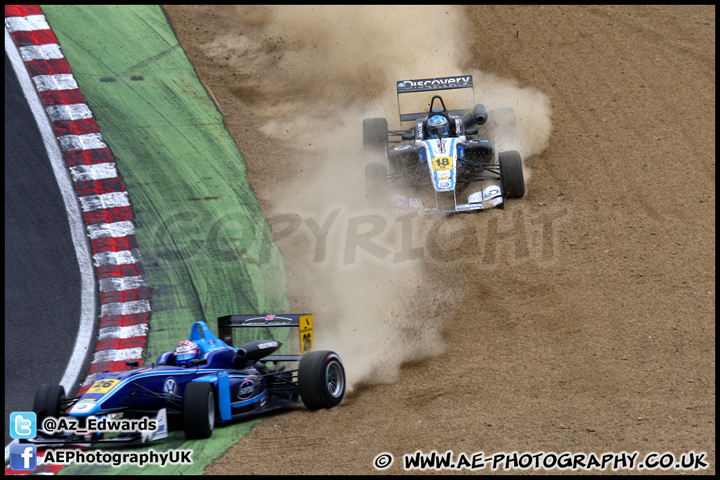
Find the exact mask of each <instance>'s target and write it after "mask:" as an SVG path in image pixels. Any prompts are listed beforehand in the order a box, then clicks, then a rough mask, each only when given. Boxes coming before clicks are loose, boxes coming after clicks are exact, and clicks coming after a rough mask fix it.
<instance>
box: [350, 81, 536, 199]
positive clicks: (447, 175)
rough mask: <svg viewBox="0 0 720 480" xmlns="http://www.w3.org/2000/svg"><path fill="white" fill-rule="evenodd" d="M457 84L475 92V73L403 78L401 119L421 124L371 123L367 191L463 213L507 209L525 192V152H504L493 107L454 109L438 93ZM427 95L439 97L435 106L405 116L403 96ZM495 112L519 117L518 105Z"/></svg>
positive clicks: (366, 143)
mask: <svg viewBox="0 0 720 480" xmlns="http://www.w3.org/2000/svg"><path fill="white" fill-rule="evenodd" d="M455 89H473V80H472V76H470V75H467V76H457V77H442V78H432V79H422V80H405V81H399V82H397V95H398V109H399V110H400V123H401V125H403V124H405V125H407V124H409V123H410V122H413V126H412V128H409V129H407V130H388V123H387V120H386V119H385V118H366V119H365V120H363V151H364V155H365V158H366V162H367V163H366V165H365V178H366V194H367V196H368V198H369V199H370V201H371V202H372V203H373V204H374V205H379V204H387V202H389V203H390V205H391V206H392V207H393V208H394V209H395V210H400V211H402V210H405V209H408V210H419V211H424V212H462V211H470V210H484V209H488V208H493V207H499V208H503V207H504V202H505V199H508V198H519V197H522V196H523V195H525V181H524V178H523V168H522V160H521V158H520V154H519V153H518V152H517V151H506V152H498V151H497V149H496V148H495V143H496V142H495V140H494V139H493V138H488V137H490V136H491V135H492V131H491V130H490V129H489V128H488V127H489V126H490V125H491V123H489V122H488V117H489V115H488V111H487V110H486V108H485V107H484V106H483V105H480V104H477V105H475V107H474V108H473V109H472V110H466V109H462V110H448V109H447V108H446V107H445V102H444V101H443V98H442V97H441V96H440V95H436V94H434V93H435V92H436V91H439V90H455ZM422 92H430V94H433V95H432V98H431V99H430V106H429V109H428V110H427V111H426V112H421V113H406V114H403V113H402V109H401V108H400V95H401V94H406V93H422ZM452 93H454V92H452ZM427 95H428V94H427V93H425V96H427ZM472 95H473V98H474V89H473V93H472ZM426 105H427V103H426ZM495 115H496V116H497V117H498V118H503V119H504V121H510V122H512V121H513V118H512V111H511V110H510V109H498V110H493V111H491V112H490V116H495ZM493 125H495V126H497V122H495V123H493Z"/></svg>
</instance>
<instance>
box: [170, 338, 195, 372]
mask: <svg viewBox="0 0 720 480" xmlns="http://www.w3.org/2000/svg"><path fill="white" fill-rule="evenodd" d="M173 353H174V354H175V365H180V366H186V365H190V360H192V359H194V358H200V355H201V352H200V347H199V346H198V344H197V343H195V342H193V341H190V340H183V341H182V342H180V343H178V344H177V347H175V352H173Z"/></svg>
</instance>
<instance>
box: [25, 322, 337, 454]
mask: <svg viewBox="0 0 720 480" xmlns="http://www.w3.org/2000/svg"><path fill="white" fill-rule="evenodd" d="M235 327H297V328H298V329H299V333H300V350H301V352H302V354H300V355H273V353H274V352H275V351H277V350H278V349H279V348H280V347H281V345H282V344H281V343H280V342H278V341H276V340H254V341H251V342H248V343H245V344H243V345H241V346H240V347H238V348H235V347H233V346H232V329H233V328H235ZM218 332H219V336H220V339H219V338H216V337H215V335H213V333H212V332H211V331H210V329H209V328H208V326H207V325H206V324H205V322H201V321H199V322H195V323H194V324H193V325H192V328H191V332H190V336H189V340H186V341H183V342H180V344H179V345H178V347H177V348H176V349H175V350H174V351H171V352H165V353H163V354H161V355H160V356H159V357H158V360H157V363H156V364H153V365H152V366H149V367H143V368H133V369H132V370H129V371H124V372H112V373H102V374H100V375H99V376H98V377H97V379H96V381H95V383H94V384H93V385H92V386H91V387H90V389H89V390H88V391H87V392H85V394H84V395H82V396H81V397H75V398H66V396H65V391H64V389H63V387H62V386H60V385H51V384H43V385H41V386H40V387H39V388H38V390H37V392H36V395H35V401H34V404H33V411H34V412H35V413H36V415H37V424H38V432H39V435H38V437H36V438H35V439H32V440H29V442H31V443H35V444H42V445H58V444H62V445H67V444H69V443H74V444H77V443H110V444H120V443H128V442H135V441H137V440H141V441H143V442H145V441H151V440H157V439H160V438H164V437H166V436H167V419H168V417H170V419H171V420H177V421H179V422H178V423H180V422H181V423H182V425H183V429H184V431H185V436H186V437H187V438H188V439H199V438H208V437H210V436H211V435H212V431H213V428H214V426H215V423H216V422H229V421H231V420H237V419H240V418H244V417H247V416H251V415H258V414H262V413H266V412H270V411H272V410H276V409H279V408H283V407H287V406H290V405H294V404H297V403H300V401H302V402H303V403H304V404H305V406H306V407H308V408H310V409H319V408H332V407H334V406H336V405H338V404H339V403H340V402H341V400H342V398H343V395H344V394H345V370H344V368H343V364H342V362H341V360H340V357H339V356H338V355H337V354H336V353H334V352H331V351H311V350H312V346H313V330H312V315H309V314H308V315H296V314H292V315H262V316H258V315H228V316H224V317H220V318H218ZM291 362H299V365H298V367H297V369H294V370H293V369H288V368H287V364H289V363H291ZM129 366H133V367H137V363H135V364H131V363H129ZM67 416H69V417H67ZM47 417H53V418H56V419H61V418H65V420H66V421H65V422H63V423H58V422H56V425H64V426H67V425H74V426H76V425H87V426H89V427H92V426H94V425H97V424H98V422H97V420H98V419H100V418H105V419H111V420H113V421H121V420H126V421H128V422H129V421H131V420H132V419H139V418H141V417H146V418H152V417H154V424H155V425H156V428H155V429H154V430H153V431H150V432H148V431H136V432H125V433H123V434H120V435H117V436H113V437H106V436H105V434H104V433H105V432H104V431H98V430H97V429H95V430H90V428H88V431H87V432H83V431H82V428H80V431H81V432H80V434H78V428H77V427H76V428H75V429H59V430H58V429H56V430H54V431H52V432H48V431H43V430H41V428H42V426H43V424H44V423H43V421H44V420H45V419H46V418H47ZM91 417H94V420H93V423H89V422H88V419H90V418H91ZM135 421H136V422H137V421H138V420H135ZM136 424H137V425H139V424H138V423H136ZM136 424H133V425H136Z"/></svg>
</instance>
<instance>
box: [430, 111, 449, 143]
mask: <svg viewBox="0 0 720 480" xmlns="http://www.w3.org/2000/svg"><path fill="white" fill-rule="evenodd" d="M427 131H428V135H430V136H431V137H433V138H435V137H437V136H440V135H449V134H450V123H449V122H448V121H447V118H445V117H443V116H442V115H433V116H432V117H430V120H428V122H427Z"/></svg>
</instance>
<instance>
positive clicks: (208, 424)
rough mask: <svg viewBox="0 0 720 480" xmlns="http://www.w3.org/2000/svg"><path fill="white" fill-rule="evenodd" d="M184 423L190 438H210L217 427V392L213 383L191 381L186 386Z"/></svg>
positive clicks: (186, 436) (186, 434)
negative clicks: (214, 390)
mask: <svg viewBox="0 0 720 480" xmlns="http://www.w3.org/2000/svg"><path fill="white" fill-rule="evenodd" d="M183 424H184V426H183V428H184V430H185V438H187V439H188V440H193V439H200V438H210V435H212V431H213V428H215V393H214V392H213V387H212V385H211V384H209V383H206V382H191V383H189V384H188V386H187V387H185V396H184V397H183Z"/></svg>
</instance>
